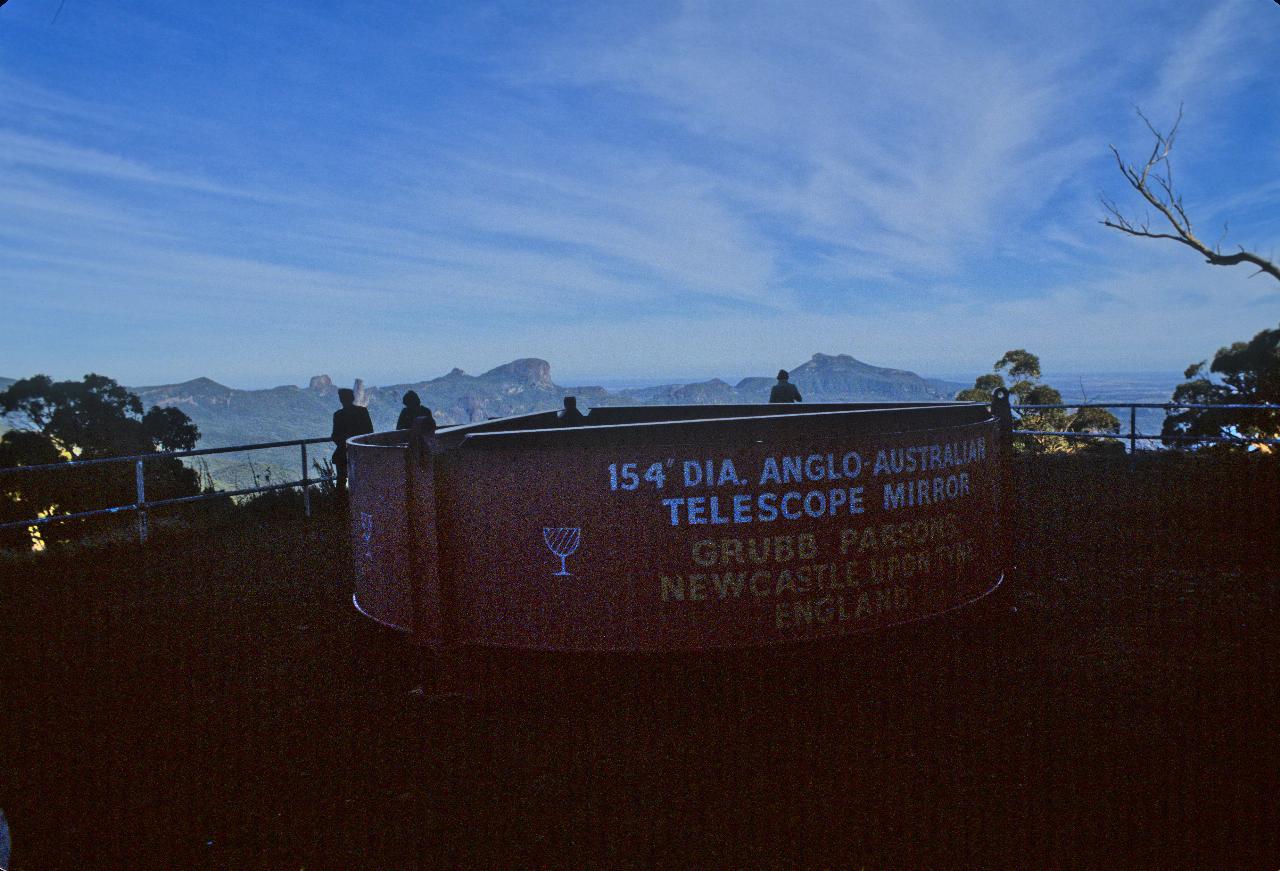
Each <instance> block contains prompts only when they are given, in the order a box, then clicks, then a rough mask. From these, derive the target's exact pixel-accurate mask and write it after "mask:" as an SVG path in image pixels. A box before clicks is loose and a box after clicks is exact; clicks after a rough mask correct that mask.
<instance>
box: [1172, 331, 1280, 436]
mask: <svg viewBox="0 0 1280 871" xmlns="http://www.w3.org/2000/svg"><path fill="white" fill-rule="evenodd" d="M1205 366H1206V361H1204V360H1201V361H1200V362H1199V363H1193V364H1192V365H1191V366H1189V367H1187V371H1186V372H1185V373H1183V377H1184V378H1186V379H1187V380H1186V381H1184V382H1183V383H1182V384H1179V385H1178V386H1177V387H1176V388H1174V391H1173V401H1174V402H1186V403H1191V404H1196V405H1232V404H1240V405H1257V404H1265V403H1271V404H1276V403H1280V328H1276V329H1270V330H1263V331H1262V332H1260V333H1258V334H1257V335H1256V336H1254V337H1253V338H1252V339H1251V340H1249V341H1248V342H1236V343H1234V344H1232V345H1231V346H1230V347H1227V348H1221V349H1219V350H1218V353H1217V354H1215V355H1214V356H1213V365H1212V366H1209V367H1208V371H1206V370H1205ZM1213 375H1217V376H1218V379H1219V380H1216V381H1215V380H1214V379H1213V377H1212V376H1213ZM1160 434H1161V436H1162V438H1163V440H1164V443H1165V444H1167V445H1176V446H1182V447H1187V446H1189V445H1191V444H1194V439H1188V438H1186V437H1188V436H1191V437H1204V436H1214V437H1223V436H1225V437H1229V438H1234V439H1240V440H1241V441H1240V442H1239V443H1236V444H1235V445H1234V446H1233V449H1235V450H1240V449H1250V448H1252V449H1256V450H1258V451H1262V452H1264V453H1272V452H1273V451H1274V450H1275V446H1274V445H1267V444H1263V443H1260V442H1256V441H1255V442H1250V441H1249V440H1250V439H1274V438H1280V409H1228V408H1208V409H1197V408H1187V409H1183V410H1181V411H1178V412H1176V413H1173V412H1171V413H1169V414H1168V415H1166V416H1165V420H1164V427H1163V429H1162V430H1161V433H1160Z"/></svg>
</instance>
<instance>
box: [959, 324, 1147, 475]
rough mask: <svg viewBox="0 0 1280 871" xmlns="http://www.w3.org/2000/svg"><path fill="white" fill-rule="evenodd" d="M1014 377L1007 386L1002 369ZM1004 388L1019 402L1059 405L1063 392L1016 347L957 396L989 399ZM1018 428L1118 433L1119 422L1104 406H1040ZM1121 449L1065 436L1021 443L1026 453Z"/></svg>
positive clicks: (1037, 361)
mask: <svg viewBox="0 0 1280 871" xmlns="http://www.w3.org/2000/svg"><path fill="white" fill-rule="evenodd" d="M1006 371H1007V372H1008V375H1009V377H1010V378H1014V379H1017V380H1015V381H1014V382H1013V384H1011V385H1006V384H1005V380H1004V374H1003V373H1004V372H1006ZM1000 387H1007V389H1008V390H1009V393H1011V394H1012V395H1013V396H1015V397H1017V400H1018V405H1062V404H1063V403H1062V394H1061V393H1059V392H1058V391H1057V390H1055V389H1054V388H1052V387H1050V386H1049V385H1048V384H1045V383H1043V382H1041V380H1040V358H1039V357H1037V356H1036V355H1035V354H1032V353H1031V352H1030V351H1027V350H1025V349H1023V348H1018V349H1016V350H1013V351H1006V352H1005V355H1004V356H1003V357H1001V358H1000V359H999V360H997V361H996V363H995V366H994V367H993V371H992V372H990V373H989V374H986V375H979V376H978V377H977V379H975V381H974V383H973V386H972V387H969V388H967V389H965V390H961V391H960V392H959V393H957V394H956V399H958V400H960V401H961V402H990V401H991V400H992V398H993V397H992V394H993V393H994V392H995V390H996V389H997V388H1000ZM1021 422H1022V426H1021V427H1020V428H1021V429H1032V430H1041V431H1044V432H1079V433H1117V432H1119V431H1120V421H1119V420H1117V419H1116V416H1115V415H1114V414H1112V413H1111V412H1109V411H1107V410H1106V409H1105V408H1079V409H1076V413H1075V414H1069V413H1068V409H1065V408H1043V409H1035V410H1027V411H1024V412H1022V421H1021ZM1117 448H1119V449H1123V446H1122V445H1120V444H1119V443H1117V442H1109V441H1094V440H1092V439H1089V440H1086V439H1073V438H1070V437H1068V436H1038V437H1036V438H1034V439H1030V440H1027V441H1026V442H1025V444H1023V445H1021V446H1020V449H1021V450H1024V451H1026V452H1028V453H1074V452H1076V451H1081V450H1100V449H1104V450H1116V449H1117Z"/></svg>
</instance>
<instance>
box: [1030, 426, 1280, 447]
mask: <svg viewBox="0 0 1280 871" xmlns="http://www.w3.org/2000/svg"><path fill="white" fill-rule="evenodd" d="M1013 434H1014V435H1026V436H1061V437H1062V438H1068V439H1115V440H1117V441H1129V440H1130V439H1137V440H1138V441H1148V442H1158V441H1164V440H1166V439H1167V440H1169V441H1181V442H1231V443H1232V444H1240V445H1280V439H1264V438H1250V437H1249V436H1198V435H1189V434H1187V433H1171V434H1169V435H1167V436H1166V435H1144V434H1142V433H1127V432H1062V431H1057V430H1038V429H1015V430H1014V431H1013Z"/></svg>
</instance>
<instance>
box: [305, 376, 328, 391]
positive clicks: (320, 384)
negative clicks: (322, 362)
mask: <svg viewBox="0 0 1280 871" xmlns="http://www.w3.org/2000/svg"><path fill="white" fill-rule="evenodd" d="M307 389H309V390H319V391H326V390H332V389H333V379H332V378H330V377H329V376H328V375H312V376H311V383H310V384H308V385H307Z"/></svg>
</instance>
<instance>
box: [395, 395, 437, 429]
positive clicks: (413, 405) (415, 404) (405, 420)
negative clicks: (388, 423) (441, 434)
mask: <svg viewBox="0 0 1280 871" xmlns="http://www.w3.org/2000/svg"><path fill="white" fill-rule="evenodd" d="M403 402H404V408H403V409H401V411H400V417H399V418H397V419H396V429H411V428H412V427H413V422H414V421H415V420H416V419H418V418H420V417H425V418H427V419H428V420H429V421H430V423H424V424H423V426H425V427H426V428H427V434H428V435H430V434H431V433H433V432H435V431H436V419H435V417H434V416H433V415H432V414H431V409H429V408H427V407H426V406H425V405H423V404H422V400H421V399H419V398H418V394H417V393H415V392H414V391H412V390H410V391H409V392H408V393H406V394H405V395H404V399H403Z"/></svg>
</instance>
